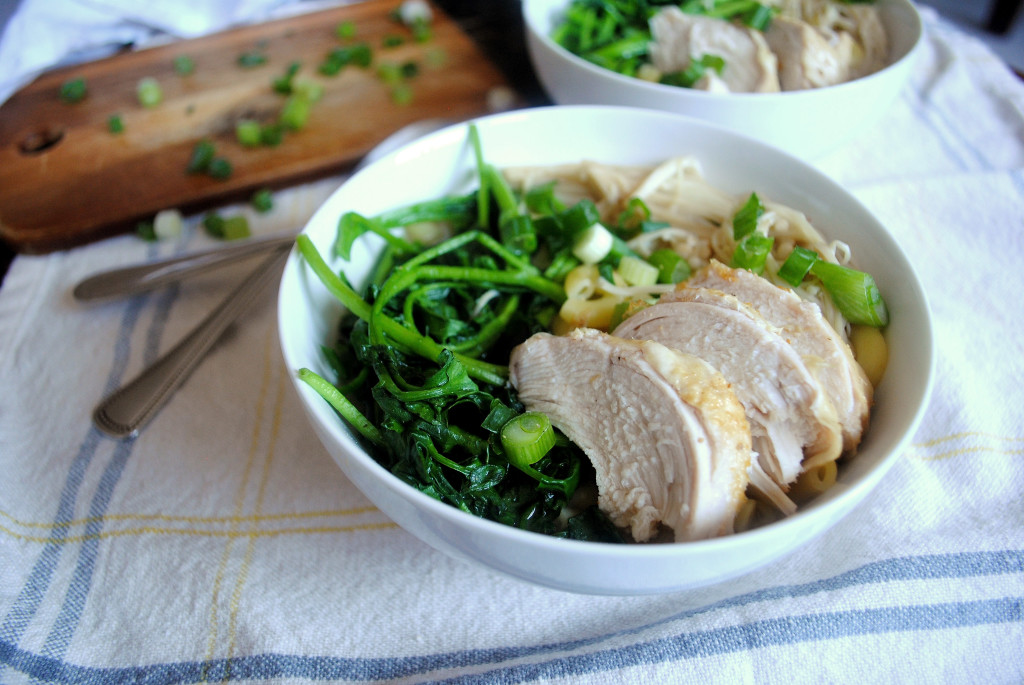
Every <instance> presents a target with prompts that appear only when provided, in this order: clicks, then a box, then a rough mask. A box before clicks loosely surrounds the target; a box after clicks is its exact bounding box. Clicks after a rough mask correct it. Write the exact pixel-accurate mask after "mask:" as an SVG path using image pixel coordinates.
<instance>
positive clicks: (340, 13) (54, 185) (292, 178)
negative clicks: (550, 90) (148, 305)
mask: <svg viewBox="0 0 1024 685" xmlns="http://www.w3.org/2000/svg"><path fill="white" fill-rule="evenodd" d="M399 4H400V1H399V0H366V1H365V2H361V3H358V4H354V5H347V6H343V7H338V8H334V9H330V10H326V11H320V12H316V13H312V14H306V15H302V16H298V17H293V18H288V19H282V20H278V21H273V22H268V23H264V24H259V25H255V26H249V27H244V28H239V29H234V30H230V31H226V32H224V33H220V34H216V35H210V36H206V37H202V38H198V39H194V40H188V41H181V42H176V43H173V44H169V45H163V46H159V47H154V48H149V49H145V50H139V51H136V52H128V53H122V54H118V55H115V56H113V57H110V58H107V59H103V60H99V61H96V62H91V63H88V64H84V65H78V66H74V67H69V68H63V69H60V70H55V71H52V72H48V73H46V74H44V75H42V76H40V77H39V78H38V79H36V80H35V81H34V82H33V83H31V84H29V85H28V86H26V87H25V88H23V89H22V90H21V91H19V92H18V93H16V94H15V95H14V96H12V97H11V98H10V99H9V100H8V101H7V102H6V103H4V104H3V106H2V107H0V240H3V241H4V242H6V243H7V244H8V245H9V246H10V247H11V248H12V249H14V250H15V251H17V252H22V253H44V252H50V251H53V250H59V249H64V248H69V247H73V246H75V245H80V244H83V243H86V242H90V241H94V240H98V239H100V238H104V237H107V236H111V235H114V234H117V233H121V232H124V231H127V230H133V229H134V227H135V225H136V224H137V223H138V222H139V221H140V220H145V219H150V218H152V217H153V216H154V215H155V214H156V213H157V212H158V211H160V210H162V209H168V208H178V209H180V210H181V211H182V212H183V213H186V214H187V213H191V212H195V211H200V210H202V209H205V208H209V207H213V206H216V205H220V204H226V203H229V202H234V201H239V200H241V199H244V198H247V197H249V195H250V194H251V193H252V192H254V191H255V190H256V189H258V188H262V187H271V188H280V187H284V186H288V185H292V184H295V183H298V182H302V181H307V180H311V179H314V178H318V177H324V176H326V175H329V174H333V173H338V172H340V171H343V170H344V169H346V168H348V167H350V166H351V164H352V163H353V162H354V161H355V160H357V159H358V158H359V157H361V156H362V155H363V154H365V153H366V152H367V151H368V150H369V149H370V148H372V147H373V146H374V145H375V144H377V143H378V142H380V141H381V140H382V139H383V138H384V137H386V136H387V135H388V134H390V133H392V132H393V131H395V130H397V129H398V128H400V127H402V126H403V125H405V124H407V123H409V122H411V121H414V120H416V119H422V118H431V117H448V118H451V119H454V120H459V119H467V118H470V117H473V116H477V115H481V114H485V113H487V112H488V111H489V108H488V93H489V92H490V91H492V89H494V88H496V87H505V88H507V87H508V83H507V82H506V80H505V78H504V76H503V75H502V74H501V72H500V71H499V70H498V69H497V68H496V67H495V66H494V65H493V64H492V63H491V62H489V61H488V59H487V58H486V57H485V56H484V54H483V53H482V52H481V50H480V49H479V47H478V46H476V44H474V43H473V41H472V40H471V39H470V38H469V36H467V35H466V34H464V33H463V32H462V31H461V29H460V28H459V27H458V25H457V24H456V23H455V22H454V21H453V20H452V19H451V18H450V17H448V16H447V15H445V14H444V13H443V12H442V11H441V10H440V9H439V8H438V7H437V6H434V5H432V9H433V13H434V20H433V23H432V26H431V28H432V35H431V38H429V39H428V40H426V41H416V40H414V39H413V38H412V36H411V33H410V32H409V31H408V29H407V28H406V27H404V26H402V25H401V24H398V23H397V22H396V21H395V20H394V19H393V18H392V17H391V13H392V12H393V10H395V9H396V8H397V7H398V5H399ZM342 22H351V26H353V27H354V28H355V36H354V37H352V38H339V37H338V35H337V34H336V30H335V29H336V27H337V26H338V25H339V24H340V23H342ZM394 36H400V37H403V38H405V40H404V42H402V43H401V44H400V45H397V46H395V45H385V43H386V42H387V43H391V42H392V41H388V40H387V38H389V37H394ZM358 42H365V43H366V44H368V45H369V46H370V48H371V50H372V54H373V58H374V63H373V65H372V66H371V67H369V68H366V69H363V68H359V67H355V66H349V67H346V68H345V69H344V70H342V72H341V73H339V74H337V75H335V76H325V75H323V74H320V73H319V72H318V67H319V66H320V64H321V63H323V62H324V60H325V58H326V56H327V55H328V53H330V52H331V51H332V50H334V49H336V48H338V47H341V46H343V45H349V44H353V43H358ZM252 52H258V53H259V54H262V55H264V56H265V57H266V63H264V64H263V65H261V66H257V67H248V68H246V67H242V66H240V64H239V62H238V58H239V56H240V55H242V54H244V53H252ZM180 55H188V56H189V57H191V58H192V61H193V62H194V64H195V69H194V71H193V73H191V74H190V75H186V76H182V75H179V74H178V73H176V71H175V69H174V59H175V58H176V57H178V56H180ZM293 62H299V63H301V67H300V69H299V71H298V73H297V74H296V76H295V77H294V81H295V82H297V81H300V80H308V81H315V82H316V83H319V84H321V85H322V86H323V88H324V95H323V98H322V99H321V100H320V101H319V102H317V103H316V104H315V105H313V106H312V108H311V109H310V115H309V119H308V122H307V124H306V125H305V127H304V128H302V129H301V130H299V131H296V132H292V133H286V134H285V136H284V139H283V141H282V142H281V143H280V144H279V145H277V146H259V147H255V148H251V147H245V146H243V145H241V144H240V143H239V142H238V141H237V139H236V136H235V124H236V122H237V121H239V120H240V119H257V120H259V121H262V122H264V123H272V122H274V121H276V120H277V119H278V117H279V114H280V112H281V108H282V106H283V104H284V101H285V96H283V95H281V94H279V93H277V92H275V91H274V89H273V88H272V86H271V84H272V81H273V80H274V79H275V78H277V77H280V76H282V75H283V74H284V73H285V71H286V70H287V69H288V67H289V65H290V64H292V63H293ZM405 63H414V64H415V65H416V66H417V68H418V71H417V73H416V75H414V76H411V77H410V78H408V79H407V81H406V84H407V86H408V88H409V92H410V93H411V100H409V101H408V102H407V103H405V104H400V103H398V102H396V100H395V98H394V97H393V93H392V88H391V86H389V85H387V84H386V83H385V82H384V81H383V80H382V79H381V77H380V76H379V73H378V67H379V66H380V65H382V64H389V65H400V64H405ZM76 77H82V78H84V79H85V80H86V83H87V87H88V94H87V96H86V97H85V99H83V100H81V101H80V102H77V103H67V102H65V101H63V100H62V99H61V98H60V97H59V89H60V87H61V84H63V83H64V82H66V81H68V80H69V79H73V78H76ZM145 77H151V78H155V79H156V80H157V82H158V83H159V84H160V86H161V90H162V92H163V100H162V101H161V103H160V104H159V105H157V106H155V107H152V108H144V107H142V106H141V105H140V104H139V102H138V98H137V95H136V86H137V84H138V82H139V81H140V80H141V79H143V78H145ZM112 114H119V115H120V117H121V119H122V121H123V123H124V130H123V132H122V133H119V134H113V133H111V132H110V131H109V129H108V118H109V117H110V116H111V115H112ZM203 139H208V140H210V141H211V142H213V144H214V147H215V149H216V152H217V154H218V155H220V156H223V157H225V158H227V159H228V161H229V162H230V163H231V165H232V167H233V171H232V173H231V175H230V176H229V177H228V178H226V179H222V180H218V179H216V178H213V177H211V176H209V175H205V174H188V173H186V167H187V166H188V163H189V159H190V157H191V155H192V150H193V148H194V146H195V144H196V143H197V142H198V141H200V140H203Z"/></svg>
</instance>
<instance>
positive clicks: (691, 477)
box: [509, 329, 751, 542]
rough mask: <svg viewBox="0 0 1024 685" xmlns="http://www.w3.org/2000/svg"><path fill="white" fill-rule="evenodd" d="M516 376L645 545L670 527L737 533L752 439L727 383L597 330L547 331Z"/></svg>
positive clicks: (523, 356) (678, 358)
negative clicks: (576, 448) (735, 525)
mask: <svg viewBox="0 0 1024 685" xmlns="http://www.w3.org/2000/svg"><path fill="white" fill-rule="evenodd" d="M509 377H510V380H511V381H512V384H513V386H515V388H516V389H517V391H518V393H519V399H520V400H521V401H522V402H523V404H524V405H525V406H526V408H527V409H529V410H531V411H539V412H542V413H544V414H546V415H547V416H548V418H550V420H551V423H552V424H553V425H554V426H556V427H557V428H558V429H559V430H561V431H562V432H563V433H565V434H566V435H567V436H568V437H569V439H571V440H572V441H573V442H574V443H576V444H577V445H578V446H579V447H580V448H581V449H582V450H583V452H584V453H585V454H586V455H587V456H588V457H589V459H590V460H591V462H592V463H593V465H594V470H595V472H596V473H597V487H598V506H599V507H600V508H601V510H602V511H604V512H605V513H606V514H607V515H608V517H609V518H610V519H611V520H612V522H613V523H615V525H617V526H620V527H628V528H629V529H630V531H631V533H632V536H633V538H634V539H635V540H637V541H638V542H643V541H647V540H650V539H651V538H652V537H653V536H654V535H655V533H656V532H657V531H658V526H659V524H663V525H665V526H667V527H669V528H671V529H672V530H673V531H674V534H675V539H676V541H684V540H698V539H704V538H710V537H715V536H719V535H725V534H728V533H731V532H732V531H733V521H734V519H735V517H736V512H737V510H738V508H739V506H740V505H741V504H742V503H743V502H744V501H745V494H744V493H745V490H746V488H747V483H748V476H747V469H748V467H749V465H750V457H751V443H750V430H749V428H748V425H747V420H746V418H745V416H744V413H743V408H742V406H741V405H740V403H739V401H738V400H737V399H736V396H735V394H733V392H732V390H731V389H730V388H729V385H728V383H726V381H725V379H724V378H722V375H721V374H719V373H718V372H717V371H715V370H714V369H712V368H711V367H710V366H708V365H707V364H706V363H704V362H703V361H701V360H700V359H697V358H696V357H692V356H690V355H686V354H682V353H680V352H677V351H675V350H670V349H668V348H667V347H665V346H663V345H659V344H658V343H654V342H649V341H633V340H622V339H620V338H616V337H613V336H610V335H608V334H607V333H602V332H600V331H596V330H593V329H576V330H575V331H573V332H571V333H569V334H568V335H566V336H553V335H550V334H547V333H538V334H536V335H534V336H532V337H531V338H529V339H528V340H526V341H525V342H523V343H522V344H521V345H519V346H518V347H516V348H515V349H514V350H513V351H512V355H511V359H510V363H509Z"/></svg>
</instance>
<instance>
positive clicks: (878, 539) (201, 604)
mask: <svg viewBox="0 0 1024 685" xmlns="http://www.w3.org/2000/svg"><path fill="white" fill-rule="evenodd" d="M924 16H925V19H926V25H927V38H926V41H925V44H924V46H923V49H922V51H921V53H920V55H919V58H918V61H917V63H916V67H915V71H914V75H913V79H912V82H911V83H910V84H909V85H908V87H907V88H906V89H905V91H904V92H903V93H902V94H901V96H900V98H899V99H898V101H897V102H896V103H895V105H894V107H893V109H892V110H891V111H890V112H888V113H887V114H886V115H885V117H884V118H883V119H882V120H881V121H880V122H879V123H878V124H877V125H876V126H874V127H873V128H872V129H871V130H869V131H866V132H865V133H864V134H863V135H862V136H860V137H859V138H858V139H856V140H855V141H854V142H852V143H851V144H849V145H847V146H845V147H844V148H842V149H840V150H837V151H836V152H834V153H833V154H831V155H830V156H828V157H827V158H825V159H823V160H821V163H820V164H821V167H822V168H823V169H825V170H826V171H827V172H828V173H829V174H830V175H832V176H833V177H835V178H836V179H838V180H839V181H841V182H842V183H844V184H846V185H847V186H848V187H849V188H850V189H851V190H853V192H854V193H855V194H856V195H857V196H858V197H859V198H860V199H861V200H862V201H863V202H864V203H865V204H866V205H867V206H868V207H869V208H870V209H871V210H872V211H874V212H875V213H876V214H877V215H878V217H879V218H880V219H881V220H882V221H883V223H885V224H886V225H887V226H888V227H889V228H890V229H891V230H892V232H893V234H894V235H895V237H896V239H897V241H898V242H899V244H900V245H901V246H902V248H903V249H904V250H906V252H907V254H908V255H909V257H910V260H911V262H912V263H913V264H914V267H915V269H916V271H917V273H918V275H919V277H920V278H921V280H922V282H923V284H924V287H925V289H926V292H927V295H928V297H929V299H930V303H931V306H932V310H933V314H934V323H935V332H936V338H937V340H936V343H937V369H936V378H935V388H934V394H933V399H932V402H931V405H930V407H929V409H928V412H927V415H926V416H925V418H924V420H923V422H922V424H921V426H920V429H919V431H918V432H917V434H916V436H915V437H914V440H913V442H912V445H911V446H910V448H909V449H908V450H907V451H906V452H905V453H904V454H903V455H901V457H900V459H899V461H898V462H897V464H896V465H895V466H894V468H893V469H892V470H891V471H890V472H889V473H888V474H887V475H886V477H885V478H884V479H883V480H882V482H881V484H880V485H879V487H878V488H877V489H876V490H875V491H874V492H873V493H871V494H870V495H869V496H868V498H867V499H866V500H865V501H864V502H863V503H862V504H861V505H860V506H859V507H858V508H857V509H855V510H854V511H853V512H852V513H851V514H850V515H849V516H848V517H847V518H846V519H844V520H843V521H842V522H840V523H839V524H838V525H836V526H835V527H834V528H832V529H830V530H829V531H828V532H826V533H825V534H823V535H822V536H821V537H820V538H818V539H817V540H815V541H814V542H812V543H810V544H808V545H807V546H806V547H804V548H802V549H800V550H798V551H796V552H795V553H793V554H792V555H789V556H787V557H786V558H784V559H782V560H780V561H778V562H775V563H772V564H770V565H769V566H767V567H765V568H764V569H762V570H759V571H757V572H756V573H753V574H751V575H748V576H746V577H743V578H740V579H738V580H734V581H730V582H729V583H727V584H725V585H717V586H712V587H709V588H705V589H702V590H698V591H693V592H685V593H679V594H670V595H664V596H655V597H592V596H585V595H575V594H570V593H565V592H558V591H554V590H548V589H545V588H541V587H536V586H534V585H531V584H528V583H525V582H521V581H518V580H512V579H509V578H506V577H504V576H501V575H497V574H495V573H492V572H490V571H488V570H485V569H482V568H479V567H476V566H473V565H470V564H467V563H464V562H461V561H456V560H453V559H450V558H448V557H447V556H445V555H443V554H440V553H438V552H436V551H434V550H432V549H431V548H429V547H427V546H425V545H424V544H422V543H420V542H419V541H418V540H417V539H415V538H413V537H412V536H411V535H409V534H407V533H405V532H404V531H403V530H401V529H400V528H398V527H396V526H395V525H394V524H393V523H391V522H390V521H389V520H388V519H387V518H386V517H384V516H383V515H382V514H381V513H380V512H379V511H378V510H376V509H375V508H374V507H373V506H372V505H370V503H369V502H368V501H367V500H366V499H365V498H364V497H363V496H362V495H361V494H360V493H359V492H358V491H357V490H356V489H355V488H354V486H353V485H352V484H351V483H350V482H348V481H347V480H346V479H345V478H344V477H343V476H342V475H341V473H340V471H339V470H338V469H337V467H336V466H335V465H334V463H333V462H332V461H331V459H330V457H329V456H328V455H327V454H326V452H325V451H324V449H323V448H322V447H321V445H320V443H319V442H318V441H317V439H316V438H315V436H313V435H312V433H311V431H310V429H309V427H308V424H307V422H306V420H305V418H304V416H303V414H302V411H301V408H300V407H299V405H298V402H297V401H296V398H295V397H294V396H293V394H292V390H291V388H290V385H289V383H290V382H289V379H288V374H289V373H291V371H290V370H289V369H286V368H284V367H283V365H282V364H281V361H280V359H279V353H278V349H277V342H276V336H277V331H276V322H275V316H274V311H273V302H272V300H273V297H272V294H271V293H270V292H268V293H267V294H266V295H265V297H264V298H263V301H262V302H261V303H260V304H259V305H258V306H257V307H256V308H254V309H253V311H252V313H251V314H250V315H249V316H248V317H247V318H246V319H245V320H244V321H242V322H241V323H240V324H239V325H237V326H236V327H235V328H234V329H233V331H232V332H231V333H230V334H229V335H227V336H226V337H225V338H224V339H223V340H222V341H221V342H220V343H219V344H218V345H217V346H216V348H215V349H214V350H213V352H212V353H211V354H210V355H209V357H208V358H207V359H206V360H205V361H204V362H203V364H202V365H201V366H200V367H199V369H198V370H197V371H196V372H195V374H194V375H193V376H192V377H191V378H189V379H188V381H187V382H186V383H185V385H184V386H183V387H182V389H181V390H180V392H179V393H178V394H177V395H176V396H175V397H174V398H173V400H172V401H171V402H170V404H169V405H168V406H167V407H166V408H165V409H164V410H163V411H162V412H161V413H160V414H159V415H158V416H157V417H156V418H155V419H154V421H153V422H152V423H151V424H150V425H149V426H148V427H147V428H146V429H145V430H144V431H143V432H142V433H141V434H140V435H139V436H138V437H137V438H136V439H134V440H129V441H115V440H111V439H108V438H105V437H103V436H102V435H101V434H100V433H99V432H98V431H97V430H96V429H95V428H93V427H92V425H91V423H90V413H91V410H92V407H93V406H94V404H95V402H96V401H97V400H98V399H99V398H100V397H101V396H103V395H104V394H105V393H107V392H109V391H110V390H111V389H113V388H114V387H116V386H117V385H119V384H120V383H121V382H123V381H125V380H127V379H128V378H130V377H131V376H133V375H134V374H135V373H137V372H138V370H139V369H140V368H141V367H142V366H143V365H144V364H145V363H146V362H148V361H151V360H152V359H153V358H154V357H155V356H157V355H158V354H159V353H160V352H161V351H164V350H166V349H168V348H169V347H170V346H171V345H172V344H173V343H174V341H176V340H177V339H178V338H179V337H180V336H181V335H182V334H184V332H185V331H186V330H187V329H188V328H189V327H191V326H192V325H193V324H194V323H196V322H197V321H198V320H199V319H200V318H202V316H204V315H205V314H206V313H207V312H208V311H209V310H210V309H211V307H212V306H213V305H214V304H215V303H216V302H217V301H218V300H219V299H220V298H221V297H222V296H223V294H224V293H225V292H226V290H227V289H229V288H230V287H232V286H233V284H234V283H236V282H237V281H238V279H239V278H240V277H241V276H242V275H243V274H244V272H245V270H246V269H247V267H246V266H241V267H239V268H233V269H229V270H226V271H224V272H220V273H215V274H210V275H207V276H204V277H202V278H198V279H195V280H192V281H189V282H187V283H183V284H181V285H180V286H177V287H173V288H168V289H166V290H162V291H158V292H155V293H152V294H150V295H146V296H142V297H137V298H133V299H129V300H124V301H115V302H110V303H106V304H102V305H98V306H93V307H84V306H81V305H78V304H76V303H75V302H74V301H73V300H72V299H71V297H70V289H71V287H72V286H73V285H74V284H75V283H76V282H77V281H78V280H80V279H81V278H83V277H85V276H87V275H89V274H91V273H93V272H95V271H98V270H101V269H105V268H109V267H113V266H118V265H124V264H129V263H135V262H139V261H143V260H145V259H148V258H154V257H157V256H162V255H168V254H172V253H176V252H180V251H184V250H191V249H197V248H199V247H205V246H207V245H209V242H210V241H209V239H207V238H205V237H204V236H203V235H202V233H201V231H196V230H194V227H192V228H190V229H189V230H186V232H185V234H184V236H183V238H182V240H181V241H178V242H166V243H157V244H151V243H143V242H141V241H139V240H138V239H136V238H134V237H132V236H123V237H119V238H115V239H111V240H107V241H104V242H102V243H98V244H93V245H89V246H85V247H82V248H77V249H75V250H72V251H67V252H60V253H55V254H51V255H46V256H39V257H27V256H25V257H18V258H16V259H15V261H14V263H13V265H12V267H11V270H10V272H9V273H8V275H7V278H6V280H5V282H4V284H3V287H2V288H0V390H2V392H0V682H3V683H9V684H15V685H16V684H20V683H41V682H63V683H201V682H234V683H257V682H259V683H263V682H273V683H312V682H388V683H406V682H457V683H461V682H466V683H469V682H473V683H475V682H484V683H511V682H543V683H632V682H636V683H662V682H666V683H691V682H693V683H730V684H731V683H783V684H785V685H799V684H803V683H807V684H817V683H908V682H913V683H937V684H938V683H943V684H946V683H954V684H958V683H978V682H982V683H986V684H990V685H996V684H1004V683H1005V684H1010V683H1021V682H1024V497H1022V495H1021V493H1022V492H1024V409H1022V407H1024V390H1022V384H1021V381H1020V379H1021V378H1022V376H1024V363H1022V361H1021V360H1022V359H1024V347H1022V342H1021V334H1020V330H1021V326H1020V322H1021V321H1022V320H1024V305H1022V304H1021V293H1022V292H1024V269H1022V268H1021V266H1020V264H1021V261H1022V259H1024V238H1022V236H1024V84H1022V82H1021V81H1019V80H1018V79H1016V78H1015V77H1014V76H1013V75H1012V74H1011V73H1010V72H1009V70H1007V69H1006V67H1005V66H1004V65H1003V64H1002V63H1000V62H999V61H998V60H997V59H996V58H995V57H994V56H993V55H992V54H991V53H990V52H989V51H988V50H987V49H986V48H984V46H982V45H981V44H980V43H978V42H976V41H975V40H973V39H971V38H969V37H967V36H965V35H963V34H962V33H960V32H959V31H957V30H956V29H954V28H953V27H952V26H951V25H949V24H948V23H946V22H944V21H942V20H941V19H940V18H939V17H937V16H936V15H935V14H934V13H931V12H925V13H924ZM333 182H336V181H326V182H323V183H321V184H315V185H313V186H310V187H304V188H299V189H295V190H293V191H290V192H289V193H282V194H281V195H280V201H279V203H278V208H277V209H276V210H275V212H277V213H279V214H274V215H272V216H270V217H267V218H265V219H264V221H265V223H263V224H261V225H259V226H257V232H273V231H278V230H281V229H282V228H283V227H284V226H286V225H289V224H291V223H292V222H294V221H295V220H296V219H297V218H298V217H299V216H301V215H308V213H309V212H310V211H312V208H313V207H315V206H316V204H317V203H318V202H319V201H320V200H321V199H322V198H323V196H324V194H326V192H328V191H329V189H330V184H331V183H333ZM194 223H195V219H192V220H191V222H190V224H194Z"/></svg>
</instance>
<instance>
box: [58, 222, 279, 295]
mask: <svg viewBox="0 0 1024 685" xmlns="http://www.w3.org/2000/svg"><path fill="white" fill-rule="evenodd" d="M294 242H295V236H294V235H285V236H275V237H273V238H257V239H253V240H248V241H245V242H243V243H239V244H237V245H231V246H229V247H218V248H214V249H211V250H206V251H204V252H197V253H195V254H189V255H182V256H181V257H173V258H171V259H167V260H163V261H159V262H154V263H152V264H143V265H141V266H129V267H126V268H124V269H115V270H113V271H106V272H103V273H100V274H96V275H95V276H90V277H89V278H86V279H85V280H84V281H82V282H81V283H79V284H78V285H76V286H75V289H74V290H73V291H72V293H71V294H72V295H73V296H74V298H75V299H76V300H78V301H79V302H90V301H94V300H104V299H109V298H112V297H123V296H125V295H138V294H139V293H144V292H147V291H149V290H154V289H156V288H160V287H162V286H165V285H168V284H169V283H173V282H175V281H179V280H181V279H183V278H185V277H186V276H193V275H198V274H201V273H206V272H208V271H213V270H214V269H217V268H219V267H221V266H224V265H226V264H229V263H232V262H236V261H239V260H241V259H245V258H247V257H251V256H253V255H257V254H261V253H263V252H267V251H269V250H284V249H285V248H286V247H288V246H290V245H292V244H293V243H294Z"/></svg>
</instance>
